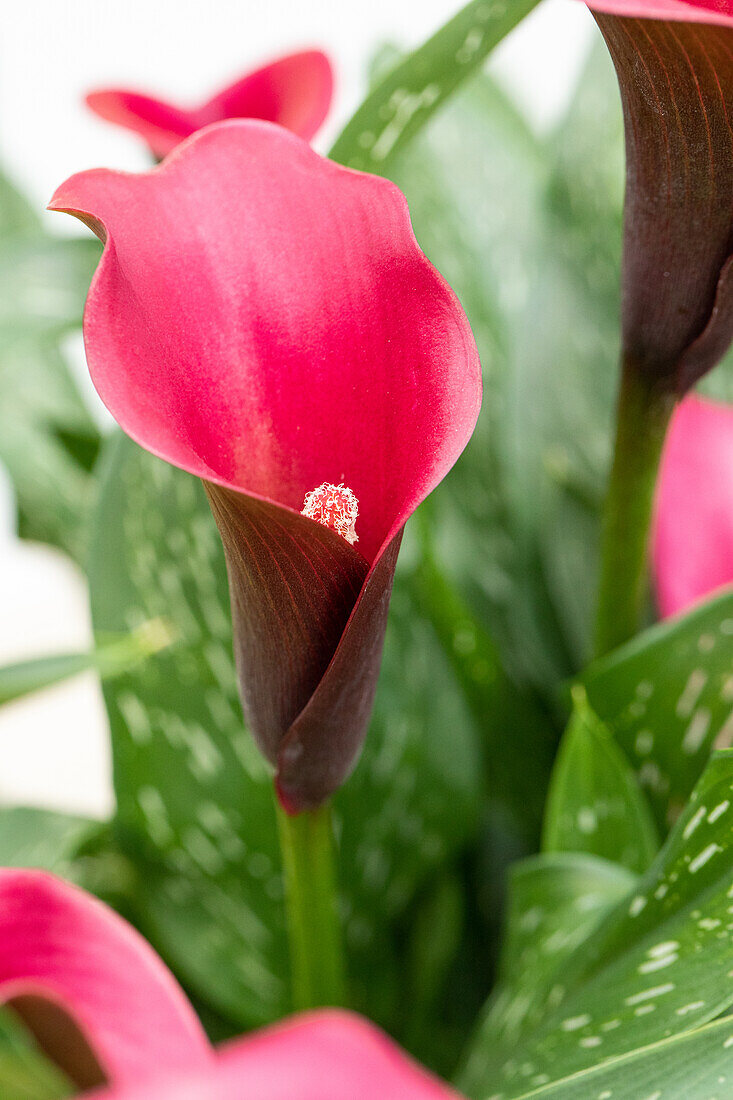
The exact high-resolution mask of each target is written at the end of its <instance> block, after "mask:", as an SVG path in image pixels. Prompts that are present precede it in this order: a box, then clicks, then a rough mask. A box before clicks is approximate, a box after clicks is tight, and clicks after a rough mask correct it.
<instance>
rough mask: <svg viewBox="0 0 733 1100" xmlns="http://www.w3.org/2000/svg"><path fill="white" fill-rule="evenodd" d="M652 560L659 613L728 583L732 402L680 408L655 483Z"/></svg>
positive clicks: (732, 532)
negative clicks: (655, 498)
mask: <svg viewBox="0 0 733 1100" xmlns="http://www.w3.org/2000/svg"><path fill="white" fill-rule="evenodd" d="M653 563H654V577H655V587H656V592H657V601H658V604H659V610H660V612H661V614H662V615H663V616H668V615H676V614H678V613H679V612H681V611H685V610H687V608H689V607H690V606H691V605H692V604H695V603H697V602H698V601H699V600H702V599H704V598H705V597H706V596H709V595H710V594H711V593H712V592H714V591H716V590H717V589H719V588H722V587H724V586H726V585H730V584H733V407H731V406H728V405H722V404H719V403H718V402H715V401H709V400H707V399H704V398H701V397H696V396H690V397H687V398H686V399H685V400H684V401H683V402H682V404H681V405H680V406H679V407H678V409H677V411H676V412H675V414H674V417H673V419H672V424H671V426H670V430H669V434H668V435H667V440H666V443H665V449H664V454H663V456H662V465H661V470H660V475H659V482H658V485H657V500H656V514H655V520H654V537H653Z"/></svg>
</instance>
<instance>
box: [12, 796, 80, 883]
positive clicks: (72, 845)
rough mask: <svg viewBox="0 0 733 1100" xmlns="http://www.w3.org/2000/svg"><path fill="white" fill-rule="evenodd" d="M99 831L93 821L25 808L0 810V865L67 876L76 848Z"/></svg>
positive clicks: (51, 811)
mask: <svg viewBox="0 0 733 1100" xmlns="http://www.w3.org/2000/svg"><path fill="white" fill-rule="evenodd" d="M99 829H100V825H99V823H98V822H96V821H90V820H89V819H87V818H83V817H76V816H74V815H72V814H63V813H56V812H54V811H53V810H39V809H32V808H30V807H26V806H6V807H2V808H0V866H1V867H40V868H42V869H43V870H44V871H54V872H55V873H56V874H61V875H67V874H68V873H69V868H70V866H71V863H72V861H73V859H74V857H75V855H76V853H77V852H78V850H79V848H80V847H81V846H82V845H83V844H85V843H86V842H87V841H88V840H89V839H90V838H91V837H93V836H94V835H95V834H96V833H97V832H98V831H99Z"/></svg>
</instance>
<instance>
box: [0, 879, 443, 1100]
mask: <svg viewBox="0 0 733 1100" xmlns="http://www.w3.org/2000/svg"><path fill="white" fill-rule="evenodd" d="M0 1001H1V1002H3V1003H5V1004H8V1005H9V1006H10V1007H11V1008H12V1009H13V1010H14V1011H16V1012H17V1013H18V1014H19V1015H20V1016H21V1017H22V1018H23V1019H24V1021H25V1022H26V1024H27V1025H28V1026H29V1027H30V1029H31V1031H32V1032H33V1033H34V1035H35V1036H36V1039H37V1041H38V1043H39V1045H40V1046H41V1048H42V1049H43V1050H44V1051H45V1052H46V1054H47V1055H48V1056H49V1057H51V1058H52V1059H53V1060H54V1061H55V1062H56V1063H57V1065H59V1066H60V1068H61V1069H62V1070H64V1071H65V1072H66V1074H67V1076H68V1077H69V1078H70V1080H71V1081H72V1083H73V1084H74V1085H75V1086H76V1087H77V1088H78V1089H80V1090H87V1089H93V1090H94V1091H93V1092H92V1093H90V1094H87V1093H86V1092H85V1095H89V1096H93V1097H95V1100H344V1098H345V1097H349V1098H350V1100H382V1098H383V1097H397V1096H399V1097H400V1098H404V1100H451V1097H453V1098H454V1100H455V1098H456V1094H455V1093H453V1092H452V1091H451V1090H450V1089H448V1088H447V1086H445V1085H443V1084H442V1083H441V1082H440V1081H438V1080H437V1079H435V1078H434V1077H432V1076H431V1075H430V1074H428V1073H427V1072H426V1071H425V1070H423V1069H422V1068H421V1067H420V1066H418V1065H416V1064H415V1063H414V1062H413V1061H412V1060H411V1059H409V1058H408V1057H407V1056H406V1055H405V1054H403V1052H402V1051H401V1050H400V1049H399V1048H398V1047H397V1046H396V1045H395V1044H394V1043H392V1041H391V1040H390V1039H388V1038H387V1037H386V1036H385V1035H383V1034H382V1033H381V1032H380V1031H378V1030H377V1028H375V1027H373V1026H372V1025H371V1024H369V1023H367V1022H366V1021H365V1020H363V1019H361V1018H360V1017H358V1016H355V1015H353V1014H351V1013H347V1012H341V1011H325V1012H314V1013H310V1014H308V1015H304V1016H300V1017H294V1018H293V1019H291V1020H289V1021H286V1022H285V1023H282V1024H280V1025H278V1026H276V1027H272V1028H269V1029H267V1030H265V1031H261V1032H259V1033H256V1034H254V1035H252V1036H248V1037H246V1038H244V1039H240V1040H237V1041H235V1042H233V1043H230V1044H228V1045H226V1046H224V1047H223V1048H221V1049H220V1050H214V1048H213V1047H212V1046H211V1045H210V1044H209V1041H208V1039H207V1038H206V1036H205V1034H204V1032H203V1029H202V1028H201V1026H200V1024H199V1023H198V1020H197V1019H196V1016H195V1015H194V1012H193V1009H192V1008H191V1006H190V1005H189V1003H188V1001H187V1000H186V997H185V995H184V993H183V991H182V990H181V989H180V987H179V986H178V984H177V983H176V981H175V979H174V978H173V975H172V974H171V973H170V972H169V971H168V970H167V969H166V967H165V966H164V964H163V963H162V961H161V960H160V959H159V958H158V956H157V955H156V954H155V952H154V951H153V950H152V948H151V947H150V946H149V945H148V944H147V943H146V942H145V940H144V939H142V937H141V936H140V935H138V933H137V932H136V931H135V930H134V929H133V928H131V927H130V926H129V925H128V924H127V923H126V922H125V921H124V920H122V918H121V917H118V916H117V914H116V913H113V912H112V910H110V909H108V908H107V907H106V906H105V905H103V904H102V903H101V902H99V901H97V900H96V899H95V898H92V897H91V896H90V895H89V894H86V893H84V891H82V890H79V889H77V888H76V887H74V886H70V885H69V884H68V883H65V882H63V881H62V880H61V879H58V878H56V877H54V876H53V875H50V874H47V873H46V872H43V871H28V870H10V869H2V870H0Z"/></svg>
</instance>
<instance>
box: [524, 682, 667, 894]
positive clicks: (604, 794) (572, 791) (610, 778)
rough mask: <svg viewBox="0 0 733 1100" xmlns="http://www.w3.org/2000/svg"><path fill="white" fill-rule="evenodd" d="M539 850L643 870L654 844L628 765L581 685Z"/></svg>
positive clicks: (644, 804) (557, 766) (654, 835)
mask: <svg viewBox="0 0 733 1100" xmlns="http://www.w3.org/2000/svg"><path fill="white" fill-rule="evenodd" d="M542 846H543V848H544V850H545V851H548V852H554V851H556V852H564V851H567V852H588V853H589V854H592V855H597V856H603V857H604V858H605V859H609V860H612V861H614V862H616V863H622V864H623V865H624V866H625V867H628V868H629V870H630V871H635V872H640V871H644V870H646V868H647V867H648V866H649V864H650V863H651V861H652V859H653V858H654V856H655V855H656V853H657V850H658V848H659V842H658V839H657V830H656V825H655V824H654V819H653V817H652V814H651V810H650V808H649V804H648V802H647V800H646V797H645V796H644V794H643V792H642V791H641V789H640V787H639V784H638V782H637V779H636V776H635V775H634V773H633V771H632V769H631V766H630V765H629V763H628V761H627V760H626V758H625V757H624V755H623V753H622V752H621V750H620V749H619V748H618V746H617V745H616V743H615V741H614V739H613V736H612V734H611V732H610V730H609V729H608V727H607V726H605V725H604V724H603V722H601V721H600V720H599V719H598V718H597V716H596V715H595V713H594V712H593V710H592V709H591V707H590V706H589V704H588V700H587V697H586V695H585V692H584V690H583V689H582V688H581V687H576V688H575V690H574V692H573V714H572V717H571V719H570V723H569V725H568V728H567V730H566V731H565V735H564V737H563V739H562V742H561V744H560V751H559V753H558V757H557V761H556V763H555V767H554V770H553V773H552V781H551V784H550V790H549V793H548V797H547V806H546V810H545V824H544V836H543V845H542Z"/></svg>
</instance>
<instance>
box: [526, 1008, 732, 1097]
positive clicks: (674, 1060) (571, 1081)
mask: <svg viewBox="0 0 733 1100" xmlns="http://www.w3.org/2000/svg"><path fill="white" fill-rule="evenodd" d="M731 1047H733V1021H731V1020H730V1019H725V1020H718V1021H717V1022H716V1023H714V1024H709V1025H708V1026H707V1027H702V1028H700V1029H699V1031H692V1032H689V1033H688V1034H687V1035H677V1036H675V1037H674V1038H673V1039H667V1040H666V1041H664V1042H661V1043H654V1044H653V1045H652V1046H649V1047H644V1048H643V1049H642V1050H636V1051H634V1053H633V1054H627V1055H625V1056H624V1057H622V1058H615V1059H614V1060H613V1061H612V1062H611V1063H609V1065H607V1066H597V1067H596V1068H595V1069H591V1070H586V1071H585V1072H584V1073H579V1074H576V1075H575V1076H573V1077H569V1078H565V1079H564V1080H562V1081H558V1082H557V1083H556V1084H554V1085H548V1087H547V1088H543V1089H539V1090H537V1091H535V1092H530V1093H527V1094H526V1095H527V1100H529V1097H532V1100H534V1098H535V1097H536V1100H555V1098H556V1100H590V1098H591V1097H593V1098H594V1100H595V1098H596V1097H603V1098H604V1100H611V1098H615V1100H624V1098H628V1100H631V1098H632V1097H633V1098H636V1097H644V1100H651V1097H657V1098H658V1100H662V1097H663V1098H664V1100H723V1097H725V1096H728V1095H730V1090H731V1082H733V1051H732V1050H731Z"/></svg>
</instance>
